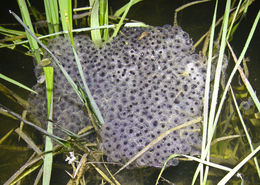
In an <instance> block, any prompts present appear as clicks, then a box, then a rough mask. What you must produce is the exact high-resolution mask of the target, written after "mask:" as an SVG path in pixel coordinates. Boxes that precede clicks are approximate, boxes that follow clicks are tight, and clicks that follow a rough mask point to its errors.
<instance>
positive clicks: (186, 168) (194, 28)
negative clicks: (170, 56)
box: [0, 0, 260, 184]
mask: <svg viewBox="0 0 260 185" xmlns="http://www.w3.org/2000/svg"><path fill="white" fill-rule="evenodd" d="M10 2H11V1H10ZM13 2H14V1H13ZM13 2H12V3H13ZM126 2H128V1H121V2H120V3H119V2H118V1H111V2H109V3H110V6H111V7H112V9H113V10H116V9H118V8H119V7H121V6H122V5H124V4H125V3H126ZM187 2H189V1H172V0H162V1H159V0H151V1H148V0H147V1H143V2H141V3H139V4H137V5H135V6H134V7H133V8H132V9H131V11H130V13H129V16H128V17H129V18H131V19H134V20H138V21H143V22H145V23H147V24H150V25H153V26H162V25H164V24H172V23H173V16H174V9H176V8H178V7H179V6H181V5H182V4H185V3H187ZM79 4H82V5H84V3H82V2H80V1H79ZM39 7H40V9H41V8H42V7H41V6H39ZM220 7H221V8H220V9H222V10H223V9H224V5H222V6H220ZM256 7H257V6H256V5H255V6H252V7H250V8H249V10H248V13H247V15H246V17H245V18H244V19H243V21H242V22H241V24H240V26H239V29H238V31H237V32H236V33H235V35H234V39H233V40H232V42H231V43H232V45H233V46H234V49H235V51H236V53H237V54H239V53H240V51H241V50H242V47H243V45H244V43H245V40H246V38H247V36H248V33H249V29H248V28H249V27H250V26H251V25H252V23H253V20H254V18H255V16H256V14H257V11H258V9H257V8H256ZM1 8H2V10H1V12H2V13H1V23H10V22H13V21H14V20H13V18H12V17H11V15H9V14H8V12H7V10H8V9H12V8H13V9H14V10H15V11H16V12H18V8H17V4H16V2H15V3H13V4H8V2H7V3H6V4H5V5H4V6H2V7H1ZM213 9H214V2H209V3H204V4H201V5H195V6H194V7H190V8H187V9H186V10H184V11H182V12H181V13H179V17H178V23H179V25H180V26H181V27H182V28H183V30H185V31H186V32H188V33H189V34H190V36H191V37H192V38H193V40H194V41H197V40H198V39H199V38H200V37H201V36H202V35H203V34H204V33H205V32H206V31H207V30H208V28H209V25H210V24H211V19H212V15H213ZM41 11H43V10H42V9H41ZM222 13H223V12H221V11H220V12H219V15H221V14H222ZM249 25H250V26H249ZM259 46H260V34H259V29H258V32H256V33H255V36H254V39H253V40H252V42H251V45H250V48H249V50H248V52H247V55H246V56H248V57H249V58H250V62H248V68H249V71H250V75H249V80H250V82H251V83H252V86H253V87H254V89H255V90H256V92H259V91H260V86H259V84H260V73H259V69H260V62H259V61H260V55H259ZM17 50H18V52H17ZM0 56H1V59H0V73H2V74H5V75H6V76H9V77H12V78H13V79H15V80H17V81H19V82H21V83H23V84H25V85H27V86H29V87H32V86H33V85H34V84H35V83H36V79H35V78H34V73H33V67H34V66H33V61H32V58H31V57H28V56H25V55H24V54H22V52H21V51H19V48H18V49H16V50H14V51H13V50H9V49H6V48H4V49H2V48H1V49H0ZM231 65H233V64H231ZM0 83H3V84H4V85H6V86H8V87H9V88H10V89H12V90H13V91H14V92H16V93H17V94H19V95H20V96H21V97H23V98H25V99H26V98H27V96H28V92H26V91H24V90H22V89H21V88H19V87H16V86H14V85H10V84H9V83H7V82H4V81H3V80H0ZM235 84H236V83H235ZM0 103H1V104H3V105H5V106H7V107H9V108H11V109H12V110H13V111H15V112H17V113H21V111H22V110H21V107H19V106H17V105H16V104H15V103H14V102H12V101H9V100H7V98H5V97H4V96H3V95H2V94H0ZM0 123H1V124H0V138H2V137H3V136H4V135H5V134H6V133H7V132H8V131H10V130H11V129H15V128H17V127H18V126H19V122H18V121H13V120H12V119H9V118H6V117H4V116H2V115H0ZM25 131H26V132H28V133H31V134H29V135H31V136H32V137H34V138H35V139H36V141H38V143H41V142H40V140H39V138H37V136H36V135H37V134H35V132H34V130H32V129H30V128H27V127H25ZM33 132H34V133H33ZM31 155H32V151H31V150H30V149H29V148H28V147H27V145H26V143H25V142H23V140H21V139H20V140H19V138H18V136H17V134H16V133H15V132H13V133H12V134H11V137H9V138H8V139H7V140H6V141H5V142H4V143H2V144H1V145H0V184H3V183H4V182H5V181H6V180H7V179H8V178H9V177H10V176H11V175H12V174H13V173H14V172H16V171H17V170H18V169H19V167H21V166H22V165H23V164H24V163H25V162H26V161H27V160H28V158H29V157H30V156H31ZM62 160H63V159H62ZM62 160H61V159H57V161H58V162H57V163H58V164H59V163H62V162H63V161H62ZM196 166H197V163H194V162H191V163H189V162H182V163H181V164H180V165H179V166H177V167H170V168H168V169H167V170H166V171H165V173H164V178H165V179H168V180H170V181H171V182H175V183H176V184H190V182H191V179H192V176H193V174H194V171H195V169H196ZM57 169H59V170H56V174H57V177H58V178H53V180H52V184H58V183H60V181H59V180H58V179H64V178H66V177H67V175H66V174H65V173H64V169H63V168H62V167H59V168H57ZM158 173H159V170H155V172H153V174H156V175H158ZM214 173H223V172H219V171H217V172H214ZM35 174H36V173H35ZM35 174H34V175H35ZM223 175H224V173H223ZM223 175H222V176H223ZM154 176H155V175H154ZM216 180H218V177H216ZM152 182H153V183H154V182H155V181H154V179H153V181H152ZM24 184H33V178H32V179H27V181H26V182H24ZM147 184H151V182H149V183H147ZM161 184H168V183H167V182H166V181H164V182H162V183H161Z"/></svg>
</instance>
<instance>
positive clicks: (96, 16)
mask: <svg viewBox="0 0 260 185" xmlns="http://www.w3.org/2000/svg"><path fill="white" fill-rule="evenodd" d="M138 2H140V0H130V1H129V3H127V4H126V5H125V6H123V7H122V8H120V9H119V10H118V11H116V13H115V14H114V16H115V17H118V16H122V17H121V18H120V21H119V23H118V24H117V25H116V26H115V25H108V23H109V15H108V1H107V0H100V1H94V0H90V1H89V4H90V12H89V14H88V15H89V22H90V27H86V28H79V29H73V19H72V17H73V16H72V4H71V1H70V0H66V1H62V0H59V1H58V0H53V1H52V0H45V1H44V5H45V11H46V19H47V23H48V33H49V34H48V35H43V36H41V37H36V35H35V33H34V28H33V26H32V23H31V20H30V15H29V12H28V8H27V4H26V3H25V1H24V0H18V3H19V7H20V9H21V13H22V18H23V21H21V20H20V19H19V17H18V16H16V15H15V14H14V13H12V14H13V15H14V16H15V17H16V18H17V19H18V20H19V21H20V22H21V24H22V25H23V26H24V27H25V32H17V31H16V30H9V29H5V28H0V31H3V32H5V35H8V36H11V38H13V39H14V40H13V42H14V44H11V45H10V44H8V45H1V47H15V45H17V44H26V43H27V42H29V46H30V48H31V51H32V53H33V56H34V57H35V59H36V61H37V62H38V63H40V62H41V55H40V53H41V51H40V48H39V45H40V46H41V47H42V48H43V49H44V50H46V51H47V52H49V53H50V55H51V56H52V57H53V59H54V61H55V63H56V64H57V66H59V68H60V70H61V71H62V72H63V74H64V76H65V77H66V79H67V80H68V81H69V83H70V84H71V86H72V87H73V89H74V90H75V92H76V93H77V95H78V97H79V98H80V99H81V101H82V103H83V104H84V105H85V106H86V108H87V110H88V112H89V114H90V115H91V118H92V123H93V128H95V130H96V131H97V130H98V129H99V127H100V126H101V125H102V124H104V120H103V118H102V116H101V114H100V112H99V109H98V107H97V106H96V104H95V102H94V100H93V98H92V96H91V93H90V91H89V90H88V86H87V84H86V82H85V78H84V75H83V72H82V67H81V65H80V61H79V59H78V56H77V53H76V48H75V46H74V43H73V33H74V32H81V31H90V32H91V38H92V40H93V42H94V43H95V44H96V45H97V46H101V45H102V42H103V41H102V40H104V41H105V42H106V41H108V40H110V39H113V37H114V36H116V35H117V34H118V31H119V29H120V27H121V26H122V24H123V22H124V20H125V18H126V15H127V13H128V11H129V9H130V8H131V6H132V5H134V4H135V3H138ZM200 2H207V0H206V1H205V0H204V1H198V2H192V3H191V4H187V5H184V6H183V7H184V8H185V7H188V6H190V5H192V4H197V3H200ZM252 2H253V1H250V0H244V1H243V0H240V1H239V2H238V4H237V6H236V7H235V3H232V4H231V0H227V2H226V9H225V14H224V16H223V19H219V20H218V21H216V18H217V17H216V12H217V6H218V1H216V6H215V11H214V15H213V20H212V25H211V28H210V30H209V32H207V33H206V34H205V35H204V36H203V37H202V39H200V40H199V42H201V41H202V40H203V39H205V42H204V48H203V53H204V55H207V58H208V64H207V65H208V66H207V78H206V88H205V97H204V112H203V118H202V119H201V118H198V119H196V120H192V121H191V122H188V123H186V124H184V125H181V126H180V128H181V127H185V126H187V125H189V124H194V122H198V121H201V120H202V123H203V133H202V138H203V140H202V146H201V156H200V158H196V157H192V156H187V155H182V154H173V155H171V156H170V157H169V158H168V159H167V160H166V161H165V165H164V167H163V168H162V170H161V172H160V174H159V176H158V178H157V182H155V184H158V182H159V179H160V177H161V176H162V174H163V171H164V169H165V166H166V164H167V161H169V160H170V159H172V158H174V157H185V158H188V159H190V160H194V161H197V162H198V163H199V165H198V168H197V170H196V172H195V173H194V178H193V184H195V182H196V179H197V178H198V175H199V174H200V178H199V183H200V184H206V183H209V182H210V180H209V176H210V175H209V171H210V170H211V169H212V167H213V168H217V169H220V170H223V171H225V172H228V173H227V174H226V175H225V176H224V177H223V178H222V180H221V181H220V182H219V183H218V184H225V183H227V182H228V181H229V180H230V179H231V178H232V177H233V176H235V175H236V176H238V177H239V178H240V181H241V182H243V176H242V175H241V173H238V170H239V169H240V168H242V167H243V166H244V165H245V164H246V163H247V162H248V161H249V160H251V159H253V161H254V163H253V165H254V166H255V169H256V172H257V174H258V176H259V178H260V169H259V164H258V161H257V158H256V157H255V155H256V154H257V153H258V152H259V150H260V146H257V147H254V146H253V144H252V138H251V136H250V133H249V132H248V128H247V126H246V124H245V121H244V119H243V115H242V114H241V110H240V107H239V106H238V103H237V100H236V97H235V95H234V92H233V90H232V87H231V81H232V79H233V77H234V75H235V73H236V71H237V70H239V73H240V76H241V79H242V81H243V83H244V85H245V87H246V88H247V91H248V93H249V95H250V97H251V98H252V100H253V102H254V105H255V107H256V108H257V111H258V112H260V103H259V100H258V98H257V96H256V94H255V92H254V90H253V88H252V86H251V85H250V83H249V81H248V79H247V78H246V75H245V74H243V70H242V69H241V67H240V64H241V62H242V61H243V58H244V56H245V53H246V50H247V49H248V46H249V43H250V41H251V39H252V36H253V34H254V31H255V29H256V26H257V23H258V21H259V18H260V12H258V14H257V17H256V18H255V22H254V24H253V25H252V27H251V31H250V33H249V36H248V39H247V41H246V43H245V46H244V49H243V51H242V52H241V53H240V56H239V58H238V59H237V57H236V56H235V53H234V51H233V50H232V46H231V45H230V44H229V42H228V41H229V40H230V38H231V37H232V36H233V33H234V32H235V31H236V29H237V26H238V24H239V22H237V21H238V19H239V17H241V16H242V15H243V14H245V13H246V11H247V9H248V6H249V5H250V4H251V3H252ZM58 5H59V6H58ZM58 7H59V8H58ZM87 9H89V8H87ZM181 9H182V8H179V9H177V10H176V12H178V11H180V10H181ZM232 9H233V10H232ZM176 15H177V14H176ZM59 17H60V18H61V25H62V31H61V32H59V31H60V30H59V29H60V26H59V24H60V22H59ZM175 18H176V19H175V24H177V16H175ZM221 21H222V24H221V29H220V30H221V31H220V33H219V36H218V37H217V42H218V43H220V47H219V48H220V49H219V50H218V51H217V52H218V62H217V69H216V73H215V76H214V77H215V80H214V84H213V87H212V88H210V83H211V82H210V78H211V77H210V76H211V75H212V74H211V65H212V58H213V56H214V55H215V53H214V49H213V48H214V44H213V43H214V38H216V35H217V34H216V33H215V27H216V26H217V25H219V24H220V23H221ZM134 25H135V26H136V24H134ZM138 25H142V26H143V24H141V23H138ZM111 28H114V32H113V34H112V35H109V32H108V29H111ZM23 34H26V36H27V38H28V41H22V42H21V37H17V36H21V35H23ZM60 34H64V35H65V36H66V37H69V38H70V41H71V45H72V48H73V52H74V55H75V60H76V62H77V66H78V70H79V72H80V75H81V78H82V81H83V83H84V86H83V87H78V86H77V85H76V83H75V82H73V80H72V79H71V78H70V76H69V75H68V74H67V72H66V71H65V70H64V69H63V67H62V65H61V64H60V62H59V61H58V60H57V59H56V57H55V56H54V55H53V54H52V53H51V52H50V51H49V50H48V48H47V47H46V46H45V45H44V44H43V42H41V41H40V39H44V38H46V37H53V36H57V35H60ZM37 36H38V35H37ZM18 41H19V43H17V42H18ZM199 42H198V43H196V44H195V46H197V45H198V44H199ZM227 46H228V49H229V51H230V52H231V54H232V58H233V60H234V61H235V62H236V64H235V66H234V67H233V70H232V72H231V74H230V75H229V78H228V80H227V83H226V85H225V87H224V90H223V92H222V93H221V92H220V91H219V89H220V84H221V69H222V64H223V58H224V51H225V48H226V47H227ZM44 69H45V75H46V79H47V80H46V82H47V83H46V89H47V97H46V98H47V102H48V118H49V119H50V120H51V119H52V112H53V110H52V106H53V105H52V88H53V85H52V79H53V76H52V72H51V71H52V69H51V68H44ZM0 78H3V79H5V80H8V81H10V82H11V83H14V84H16V85H18V86H20V87H23V88H25V89H27V90H30V91H33V90H31V89H30V88H27V87H24V86H23V85H22V84H20V83H18V82H15V81H12V80H11V79H10V78H8V77H6V76H4V75H2V74H0ZM54 78H55V77H54ZM210 91H212V99H210V96H209V94H210ZM228 92H229V93H230V94H231V97H232V98H230V99H228V98H226V96H227V94H228ZM227 99H228V101H230V102H231V101H232V102H233V103H234V105H235V108H234V111H233V112H225V113H226V115H227V116H226V117H228V116H229V117H232V116H234V115H236V114H237V115H238V120H239V121H240V122H241V125H242V128H243V130H242V131H241V132H244V133H245V135H246V138H247V142H248V145H249V147H248V145H247V144H245V143H244V142H241V143H243V148H244V149H245V150H248V149H250V151H251V152H250V153H249V154H248V153H247V156H246V157H244V159H243V160H241V161H237V160H234V161H235V167H234V168H230V167H227V166H225V165H220V164H218V163H216V162H212V158H213V156H214V155H216V156H217V157H219V156H220V155H227V153H226V152H227V150H228V149H229V148H228V147H230V145H231V140H234V139H236V138H241V137H242V135H241V133H235V132H234V134H233V135H229V136H223V135H221V134H219V133H222V134H223V133H224V131H225V130H226V128H230V127H232V126H230V125H224V126H222V125H223V124H222V125H221V123H220V120H221V112H223V105H224V103H225V100H227ZM88 100H90V101H89V102H90V104H88V103H87V102H88ZM230 104H231V103H230ZM0 110H1V111H2V112H4V113H6V114H7V115H11V116H12V117H13V118H14V119H18V120H20V121H22V122H24V123H25V124H28V125H30V126H33V127H34V128H36V129H37V130H40V131H41V132H42V133H43V134H45V135H47V136H49V137H47V138H46V144H45V152H43V151H41V150H40V149H39V148H38V147H37V146H36V145H35V144H34V142H33V141H32V140H30V139H28V138H27V139H25V138H26V136H25V135H24V133H23V132H22V130H17V131H16V132H17V133H18V134H19V135H20V136H21V137H22V138H24V139H25V140H27V142H28V145H29V146H31V147H32V148H33V150H34V151H35V154H34V155H33V156H32V158H31V159H30V160H28V162H27V163H26V164H24V165H23V166H22V167H21V168H20V169H19V171H18V172H17V173H15V174H14V175H13V176H12V177H11V178H10V179H9V180H8V181H7V182H6V183H5V184H14V183H16V182H18V181H20V180H21V179H23V178H24V177H26V176H27V175H29V174H30V173H32V172H33V171H34V170H36V169H39V168H41V169H40V170H39V172H38V175H37V178H36V179H35V183H37V182H39V179H40V178H41V176H42V174H43V184H49V183H50V179H51V173H50V172H51V169H52V165H53V164H52V163H53V159H52V157H53V155H56V154H57V153H61V152H64V151H71V150H75V149H78V150H80V151H82V152H84V155H83V156H82V157H80V158H81V160H80V162H79V163H78V164H76V163H75V162H73V160H72V158H69V160H71V161H72V168H73V174H72V175H71V177H72V179H71V182H75V183H83V182H84V180H85V181H86V179H85V177H84V172H85V171H87V170H89V168H90V167H86V166H85V164H86V160H87V159H89V158H92V159H93V158H94V159H95V160H98V161H101V162H103V161H102V157H101V156H102V153H100V151H99V150H98V147H97V145H98V143H87V144H86V145H87V146H85V147H84V146H82V145H78V143H77V142H74V141H66V140H64V139H61V138H58V137H56V136H54V135H53V134H52V128H51V127H52V123H51V122H50V121H49V123H48V128H49V129H48V132H46V131H45V130H42V129H41V128H39V127H37V126H35V125H34V124H32V123H31V122H28V121H27V120H26V119H25V118H24V117H23V116H20V115H18V114H16V113H14V112H12V111H11V110H8V109H7V108H4V107H3V106H2V108H1V109H0ZM225 119H226V118H225ZM230 119H231V118H230ZM88 129H89V128H88ZM176 129H179V127H178V128H173V129H171V130H167V131H166V132H165V133H163V134H162V135H161V136H160V137H158V138H156V139H155V140H154V141H152V142H151V143H150V144H148V145H147V146H146V147H145V148H144V149H143V150H141V151H140V152H139V153H138V154H137V155H136V156H134V157H133V158H132V159H131V160H130V161H128V162H127V163H126V164H125V165H124V166H123V167H122V168H121V169H119V170H118V171H117V172H116V173H115V174H112V173H111V172H110V171H109V169H108V168H106V166H105V165H104V166H105V168H102V169H101V168H100V167H99V166H98V165H95V164H94V163H90V166H91V167H92V168H93V169H94V170H95V171H96V172H97V173H98V174H99V175H100V176H101V177H102V179H103V180H104V181H106V182H108V183H110V184H120V183H119V182H118V181H117V180H116V176H115V175H116V174H117V173H119V172H120V171H121V170H123V169H124V168H126V167H127V166H128V165H129V164H130V163H131V162H133V161H134V160H135V159H137V158H138V157H139V156H140V155H142V154H143V153H144V152H145V151H147V150H148V149H149V148H150V147H151V146H153V145H154V144H155V143H156V142H158V141H160V140H161V139H162V138H163V137H165V136H166V135H167V134H169V133H170V132H172V131H174V130H176ZM218 129H220V130H221V131H220V132H219V131H218ZM10 132H11V131H10ZM9 135H10V133H8V134H7V135H6V136H4V137H3V138H1V139H0V143H1V142H2V141H3V140H5V139H6V138H7V137H8V136H9ZM214 138H216V140H214ZM52 140H55V141H56V142H58V143H59V144H61V145H62V146H63V147H64V148H65V150H63V151H62V150H61V147H59V146H56V147H53V146H52ZM224 142H225V143H224ZM223 143H224V144H223ZM220 146H221V147H223V148H225V149H226V150H223V149H222V150H218V147H220ZM237 147H238V145H236V149H234V151H233V153H232V155H231V157H233V158H235V155H236V152H237ZM228 151H229V150H228ZM78 156H79V155H76V157H78ZM71 157H73V156H71ZM43 158H44V165H42V164H43Z"/></svg>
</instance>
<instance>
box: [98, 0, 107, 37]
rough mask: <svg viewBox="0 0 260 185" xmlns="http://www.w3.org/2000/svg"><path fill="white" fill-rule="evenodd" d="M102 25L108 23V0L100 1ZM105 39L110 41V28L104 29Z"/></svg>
mask: <svg viewBox="0 0 260 185" xmlns="http://www.w3.org/2000/svg"><path fill="white" fill-rule="evenodd" d="M100 25H101V26H102V25H108V0H101V1H100ZM102 32H103V40H104V41H105V42H106V41H108V36H109V35H108V29H104V30H102Z"/></svg>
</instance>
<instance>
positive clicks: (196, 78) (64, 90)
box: [29, 25, 206, 168]
mask: <svg viewBox="0 0 260 185" xmlns="http://www.w3.org/2000/svg"><path fill="white" fill-rule="evenodd" d="M74 42H75V45H76V48H77V53H78V56H79V59H80V61H81V64H82V68H83V72H84V76H85V79H86V82H87V85H88V87H89V89H90V91H91V93H92V95H93V97H94V99H95V101H96V103H97V105H98V107H99V109H100V111H101V113H102V116H103V118H104V120H105V124H104V125H103V126H102V128H101V131H100V135H101V138H102V143H101V149H102V150H103V152H104V154H105V155H106V156H107V160H108V161H109V162H116V163H120V164H124V163H126V162H127V161H128V160H130V159H131V158H132V157H133V156H135V155H136V154H137V153H138V152H139V151H140V150H142V149H143V148H144V147H145V146H146V145H148V144H149V143H150V142H151V141H152V140H154V139H155V138H157V137H158V136H159V135H161V134H162V133H163V132H165V131H166V130H169V129H171V128H173V127H176V126H178V125H181V124H183V123H185V122H187V121H190V120H192V119H194V118H196V117H198V116H201V114H202V105H203V102H202V98H203V95H204V85H205V78H206V65H205V64H204V63H203V62H202V59H201V58H200V57H199V55H197V54H195V53H194V51H193V50H192V40H191V39H190V38H189V35H188V34H187V33H186V32H184V31H183V30H182V29H181V28H180V27H176V26H169V25H166V26H163V27H147V28H140V27H138V28H123V29H122V30H121V32H120V33H119V34H118V36H116V37H115V38H114V39H113V40H112V41H111V42H108V43H106V44H105V45H104V46H103V47H102V48H97V47H95V46H94V44H93V43H92V41H91V40H90V38H89V37H88V36H83V35H76V36H74ZM49 49H50V50H51V51H52V52H53V53H54V54H55V56H56V57H57V58H58V60H59V61H60V62H61V63H62V65H63V67H64V68H65V70H66V71H67V72H68V74H69V75H70V76H71V77H72V79H73V80H74V82H76V83H77V84H79V85H81V86H82V87H83V84H82V81H81V79H80V75H79V72H78V69H77V65H76V62H75V59H74V55H73V51H72V47H71V44H70V41H68V40H67V39H65V38H63V37H59V38H57V39H53V40H51V41H50V42H49ZM52 66H53V67H54V70H55V74H54V115H53V119H54V121H55V122H56V123H57V124H58V125H60V126H61V127H64V128H66V129H68V130H71V131H73V132H75V133H77V132H78V131H79V130H81V129H82V128H84V127H86V126H87V125H90V119H89V117H88V115H87V113H86V112H85V109H84V108H83V106H82V103H81V102H80V100H79V98H78V97H77V95H76V93H75V92H74V90H73V89H72V87H71V86H70V84H69V83H68V82H67V80H66V79H65V77H64V76H63V74H62V73H61V71H60V70H59V69H58V67H57V66H56V65H55V64H54V62H52ZM39 69H40V67H37V69H36V75H38V76H39V71H40V70H39ZM34 89H35V90H36V91H37V92H38V93H39V94H38V95H31V97H30V99H29V102H31V104H32V105H33V108H32V112H33V113H34V114H35V115H36V116H37V117H38V118H39V119H40V120H41V121H42V122H43V123H46V116H45V115H46V100H45V99H46V97H45V95H44V94H45V89H44V85H42V84H37V85H36V86H35V87H34ZM54 133H55V134H56V135H58V136H62V137H64V135H63V134H62V132H61V131H59V130H58V129H55V130H54ZM200 143H201V136H200V124H194V125H191V126H188V127H185V128H182V129H180V130H176V131H174V132H172V133H170V134H169V135H167V136H166V137H165V138H163V139H162V140H160V141H159V142H158V143H157V144H155V145H153V146H152V147H151V148H150V149H149V150H148V151H147V152H145V153H144V154H143V155H142V156H141V157H139V158H138V159H137V160H135V162H134V164H133V167H146V166H153V167H159V168H160V167H162V166H163V164H164V162H165V160H166V159H167V158H168V157H169V156H170V155H171V154H188V155H197V154H199V153H200V150H199V149H198V147H199V146H200ZM177 164H178V160H177V159H172V160H170V161H169V162H168V164H167V165H168V166H175V165H177Z"/></svg>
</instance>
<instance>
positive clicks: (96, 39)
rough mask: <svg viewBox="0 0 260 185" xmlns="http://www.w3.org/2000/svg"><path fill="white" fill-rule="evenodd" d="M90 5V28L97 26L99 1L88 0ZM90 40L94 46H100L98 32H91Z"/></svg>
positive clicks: (100, 40) (100, 41)
mask: <svg viewBox="0 0 260 185" xmlns="http://www.w3.org/2000/svg"><path fill="white" fill-rule="evenodd" d="M89 3H90V5H91V6H92V10H91V15H90V27H91V28H92V27H97V26H99V25H100V24H99V1H93V0H90V2H89ZM91 38H92V41H93V43H94V44H95V45H96V46H100V45H101V43H102V38H101V33H100V30H92V31H91Z"/></svg>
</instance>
